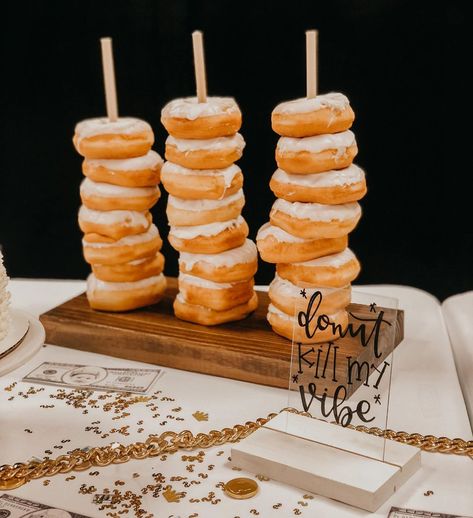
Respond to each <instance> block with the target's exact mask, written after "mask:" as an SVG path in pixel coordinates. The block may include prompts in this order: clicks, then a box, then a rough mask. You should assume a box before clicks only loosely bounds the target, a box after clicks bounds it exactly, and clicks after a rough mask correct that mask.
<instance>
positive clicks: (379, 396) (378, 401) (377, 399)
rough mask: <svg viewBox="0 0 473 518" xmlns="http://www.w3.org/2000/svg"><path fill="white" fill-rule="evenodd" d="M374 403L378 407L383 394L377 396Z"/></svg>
mask: <svg viewBox="0 0 473 518" xmlns="http://www.w3.org/2000/svg"><path fill="white" fill-rule="evenodd" d="M374 402H375V403H377V404H378V405H380V404H381V394H376V396H375V397H374Z"/></svg>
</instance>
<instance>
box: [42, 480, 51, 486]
mask: <svg viewBox="0 0 473 518" xmlns="http://www.w3.org/2000/svg"><path fill="white" fill-rule="evenodd" d="M50 482H51V481H50V480H43V486H49V483H50Z"/></svg>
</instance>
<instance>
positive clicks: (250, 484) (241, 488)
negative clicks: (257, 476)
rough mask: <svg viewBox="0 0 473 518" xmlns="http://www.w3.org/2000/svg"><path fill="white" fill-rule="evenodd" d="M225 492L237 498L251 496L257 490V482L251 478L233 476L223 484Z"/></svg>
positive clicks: (241, 498) (242, 498)
mask: <svg viewBox="0 0 473 518" xmlns="http://www.w3.org/2000/svg"><path fill="white" fill-rule="evenodd" d="M224 491H225V493H226V494H227V495H228V496H229V497H231V498H236V499H237V500H245V499H246V498H251V497H253V496H255V495H256V493H257V492H258V484H257V483H256V481H254V480H253V479H251V478H243V477H241V478H234V479H232V480H229V481H228V482H227V483H226V484H225V488H224Z"/></svg>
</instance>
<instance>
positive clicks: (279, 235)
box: [256, 223, 308, 243]
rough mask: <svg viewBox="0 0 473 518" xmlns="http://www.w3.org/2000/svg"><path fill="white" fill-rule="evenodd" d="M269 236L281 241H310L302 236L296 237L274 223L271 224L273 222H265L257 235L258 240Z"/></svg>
mask: <svg viewBox="0 0 473 518" xmlns="http://www.w3.org/2000/svg"><path fill="white" fill-rule="evenodd" d="M268 236H272V237H274V239H276V241H279V242H281V243H305V242H306V241H308V240H307V239H302V238H301V237H296V236H293V235H291V234H289V233H288V232H286V231H285V230H283V229H282V228H279V227H275V226H274V225H271V223H265V224H264V225H263V226H262V227H261V228H260V229H259V230H258V234H257V235H256V241H260V240H261V239H264V238H266V237H268Z"/></svg>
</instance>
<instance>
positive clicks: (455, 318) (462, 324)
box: [442, 291, 473, 424]
mask: <svg viewBox="0 0 473 518" xmlns="http://www.w3.org/2000/svg"><path fill="white" fill-rule="evenodd" d="M442 307H443V313H444V316H445V320H446V323H447V328H448V333H449V335H450V338H451V342H452V344H454V345H455V346H454V348H453V353H454V354H453V355H454V358H455V365H456V366H457V371H458V377H459V379H460V384H461V387H462V390H463V397H464V398H465V402H466V408H467V410H468V415H469V416H470V422H471V423H472V424H473V291H469V292H467V293H460V294H458V295H454V296H453V297H449V298H448V299H447V300H445V301H444V303H443V304H442Z"/></svg>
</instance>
